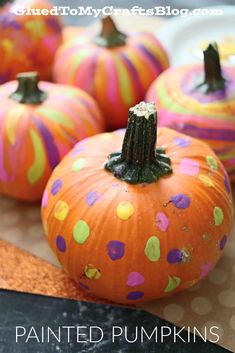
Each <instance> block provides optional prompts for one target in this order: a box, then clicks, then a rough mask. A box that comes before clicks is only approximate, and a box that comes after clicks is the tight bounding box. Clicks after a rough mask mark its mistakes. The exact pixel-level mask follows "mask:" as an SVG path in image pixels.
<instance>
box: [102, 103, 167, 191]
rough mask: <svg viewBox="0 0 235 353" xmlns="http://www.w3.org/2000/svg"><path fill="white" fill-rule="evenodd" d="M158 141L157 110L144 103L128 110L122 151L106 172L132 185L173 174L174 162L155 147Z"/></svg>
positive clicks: (107, 164)
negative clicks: (172, 163) (172, 164)
mask: <svg viewBox="0 0 235 353" xmlns="http://www.w3.org/2000/svg"><path fill="white" fill-rule="evenodd" d="M156 141H157V111H156V107H155V105H154V104H153V103H145V102H141V103H139V104H137V105H136V106H135V107H132V108H130V109H129V117H128V124H127V129H126V133H125V137H124V140H123V145H122V151H121V152H115V153H112V154H111V155H110V156H109V159H108V162H107V163H106V164H105V169H106V170H108V171H110V172H111V173H112V174H113V175H114V176H115V177H116V178H118V179H121V180H124V181H126V182H128V183H130V184H139V183H152V182H154V181H156V180H158V179H159V178H160V177H162V176H164V175H166V174H170V173H171V172H172V169H171V166H170V164H171V161H170V159H169V157H167V156H166V155H165V150H164V148H162V147H157V148H156Z"/></svg>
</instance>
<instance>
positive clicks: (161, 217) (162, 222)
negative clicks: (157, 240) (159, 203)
mask: <svg viewBox="0 0 235 353" xmlns="http://www.w3.org/2000/svg"><path fill="white" fill-rule="evenodd" d="M156 222H157V227H158V228H159V229H160V230H161V231H162V232H165V231H166V230H167V228H168V226H169V220H168V218H167V215H166V214H165V213H164V212H158V213H157V214H156Z"/></svg>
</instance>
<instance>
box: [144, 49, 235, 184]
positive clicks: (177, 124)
mask: <svg viewBox="0 0 235 353" xmlns="http://www.w3.org/2000/svg"><path fill="white" fill-rule="evenodd" d="M146 100H148V101H154V102H156V103H157V106H158V116H159V125H160V126H167V127H170V128H172V129H175V130H177V131H179V132H182V133H185V134H188V135H190V136H192V137H196V138H200V139H202V140H204V141H205V142H207V143H208V144H209V145H210V146H211V147H212V148H213V149H214V151H215V152H216V154H217V155H218V157H219V158H220V160H221V161H222V162H223V164H224V166H225V168H226V170H227V172H228V173H229V176H230V180H231V181H233V182H234V181H235V69H234V68H233V67H225V66H223V67H222V66H221V64H220V56H219V52H218V48H217V46H216V45H214V44H210V45H209V46H208V48H207V49H206V50H205V51H204V67H203V65H201V64H197V63H196V64H189V65H183V66H179V67H176V68H171V69H168V70H166V71H165V72H164V73H163V74H162V75H160V77H159V78H158V79H157V80H156V81H154V82H153V83H152V85H151V87H150V89H149V91H148V93H147V96H146Z"/></svg>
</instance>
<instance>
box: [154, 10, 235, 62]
mask: <svg viewBox="0 0 235 353" xmlns="http://www.w3.org/2000/svg"><path fill="white" fill-rule="evenodd" d="M209 8H210V7H208V9H209ZM213 8H219V9H222V10H223V15H217V16H216V15H213V16H212V15H210V16H202V15H200V16H188V17H181V16H177V17H175V18H172V19H170V20H168V23H167V24H166V25H165V26H163V27H162V29H160V30H159V31H158V32H157V33H156V36H157V37H158V38H159V39H160V40H161V42H162V43H163V44H164V46H165V48H166V49H167V50H168V52H169V55H170V60H171V65H172V66H177V65H181V64H186V63H191V62H197V61H198V62H199V61H201V60H202V57H203V54H202V49H203V48H205V47H206V45H207V44H208V43H209V42H215V41H216V42H217V43H218V44H219V49H220V54H221V57H222V59H223V60H224V61H226V63H227V64H229V65H235V6H213Z"/></svg>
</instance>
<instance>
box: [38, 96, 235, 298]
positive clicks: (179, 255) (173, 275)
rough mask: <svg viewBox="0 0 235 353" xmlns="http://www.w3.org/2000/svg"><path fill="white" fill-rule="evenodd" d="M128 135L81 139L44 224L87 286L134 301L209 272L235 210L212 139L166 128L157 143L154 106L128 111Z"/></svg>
mask: <svg viewBox="0 0 235 353" xmlns="http://www.w3.org/2000/svg"><path fill="white" fill-rule="evenodd" d="M123 135H124V132H123V131H120V130H119V131H115V132H113V133H105V134H100V135H97V136H94V137H91V138H88V139H86V140H84V141H82V142H80V143H78V144H77V145H76V147H75V148H74V149H73V150H72V151H71V152H70V153H69V154H68V155H67V156H66V157H65V158H64V159H63V161H62V162H61V164H59V165H58V166H57V168H56V169H55V171H54V172H53V174H52V177H51V178H50V180H49V182H48V184H47V187H46V190H45V192H44V195H43V200H42V220H43V224H44V228H45V232H46V234H47V237H48V241H49V244H50V245H51V247H52V249H53V251H54V252H55V254H56V255H57V257H58V259H59V261H60V263H61V264H62V265H63V267H64V268H65V270H66V271H67V272H68V273H69V274H70V275H71V276H72V278H73V279H74V280H75V281H77V282H78V283H79V284H80V286H81V288H83V289H84V290H86V291H88V292H91V293H93V294H95V295H97V296H98V297H102V298H106V299H109V300H112V301H115V302H119V303H133V302H136V301H143V300H150V299H155V298H159V297H163V296H166V295H168V294H169V293H175V292H178V291H180V290H182V289H184V288H187V287H189V286H191V285H192V284H193V283H196V282H197V281H199V280H200V279H201V278H203V277H205V276H206V275H207V274H208V272H209V271H210V270H211V269H212V268H213V267H214V266H215V264H216V262H217V261H218V259H219V258H220V256H221V254H222V251H223V249H224V246H225V243H226V241H227V238H228V236H229V235H230V231H231V227H232V220H233V217H232V216H233V215H232V213H233V212H232V200H231V193H230V186H229V181H228V176H227V174H226V171H225V170H224V167H223V165H222V164H221V162H220V161H219V160H218V158H217V157H216V155H215V154H214V152H213V151H212V150H211V149H210V148H209V146H208V145H206V144H204V143H203V142H201V141H199V140H196V139H193V138H190V137H188V136H186V135H183V134H180V133H178V132H175V131H173V130H170V129H167V128H160V129H159V130H158V133H157V142H158V146H157V148H155V143H156V109H155V106H154V105H153V104H151V103H149V104H145V103H143V102H142V103H140V104H139V105H137V106H135V107H134V108H131V109H130V112H129V120H128V126H127V130H126V133H125V136H124V141H123ZM122 141H123V145H122ZM121 146H122V148H121ZM120 150H121V152H120ZM115 151H117V152H115ZM165 153H167V155H166V154H165ZM107 156H109V157H107ZM58 186H59V187H58Z"/></svg>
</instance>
